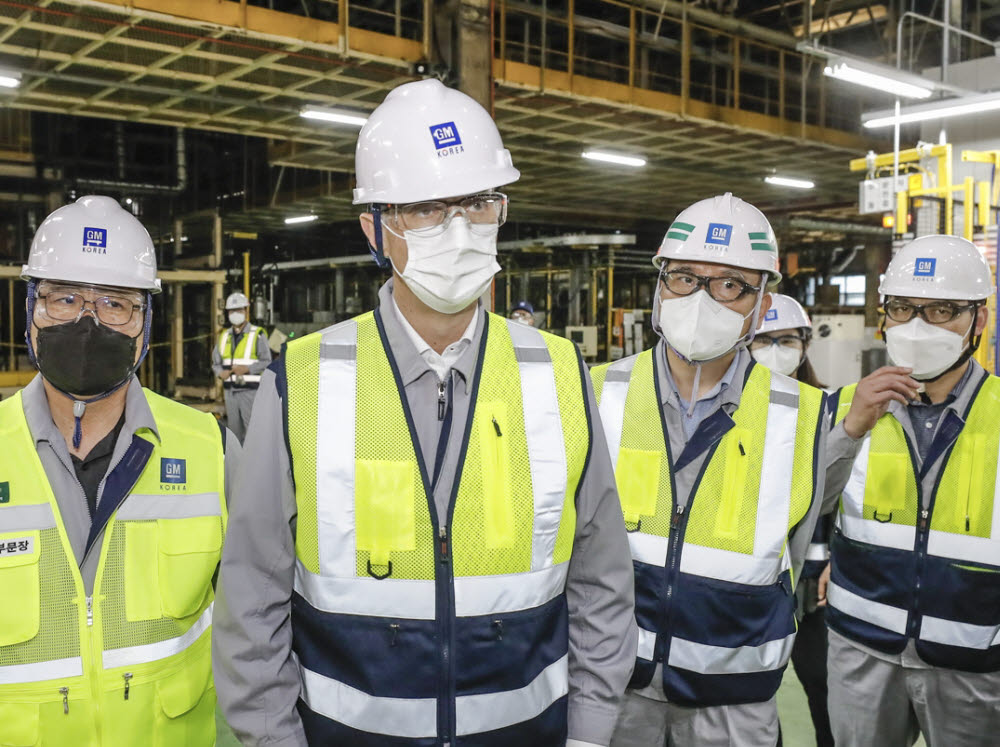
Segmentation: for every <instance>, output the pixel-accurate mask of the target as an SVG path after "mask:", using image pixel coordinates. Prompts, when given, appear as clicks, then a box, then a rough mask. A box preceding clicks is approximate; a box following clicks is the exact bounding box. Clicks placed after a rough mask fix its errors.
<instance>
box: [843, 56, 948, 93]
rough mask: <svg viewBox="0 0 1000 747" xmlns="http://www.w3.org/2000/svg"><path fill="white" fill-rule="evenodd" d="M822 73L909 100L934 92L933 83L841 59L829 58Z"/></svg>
mask: <svg viewBox="0 0 1000 747" xmlns="http://www.w3.org/2000/svg"><path fill="white" fill-rule="evenodd" d="M823 73H824V74H826V75H828V76H829V77H831V78H836V79H837V80H843V81H846V82H848V83H855V84H857V85H859V86H865V87H867V88H874V89H875V90H877V91H882V92H884V93H891V94H895V95H897V96H905V97H907V98H911V99H926V98H928V97H929V96H930V95H931V94H932V93H933V92H934V84H933V83H931V82H930V81H927V82H926V83H924V82H923V81H922V79H921V78H919V77H917V76H913V75H908V74H907V73H904V72H902V71H897V70H893V69H892V68H890V67H885V66H882V65H866V64H864V63H863V62H855V61H854V60H847V59H843V58H840V59H837V58H831V59H830V64H829V65H827V66H826V67H825V68H824V69H823Z"/></svg>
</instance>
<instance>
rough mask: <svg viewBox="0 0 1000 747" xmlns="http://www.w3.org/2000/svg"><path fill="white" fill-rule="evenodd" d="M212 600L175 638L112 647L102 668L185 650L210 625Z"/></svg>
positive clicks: (130, 663) (213, 604)
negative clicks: (138, 644) (123, 646)
mask: <svg viewBox="0 0 1000 747" xmlns="http://www.w3.org/2000/svg"><path fill="white" fill-rule="evenodd" d="M213 607H215V602H212V603H211V604H210V605H208V607H206V608H205V611H204V612H202V613H201V617H199V618H198V619H197V620H196V621H195V623H194V625H192V626H191V627H190V628H188V629H187V630H186V631H184V633H183V634H182V635H179V636H177V637H176V638H168V639H167V640H165V641H160V642H159V643H145V644H143V645H141V646H127V647H125V648H113V649H109V650H108V651H105V652H104V668H105V669H115V668H116V667H128V666H132V665H134V664H146V663H148V662H152V661H160V660H161V659H166V658H167V657H169V656H174V655H176V654H179V653H181V652H182V651H185V650H186V649H188V648H190V647H191V646H192V645H193V644H194V643H195V642H196V641H197V640H198V639H199V638H201V636H202V634H203V633H204V632H205V631H206V630H208V629H209V628H210V627H211V626H212V608H213Z"/></svg>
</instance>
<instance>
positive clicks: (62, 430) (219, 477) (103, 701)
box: [0, 196, 239, 745]
mask: <svg viewBox="0 0 1000 747" xmlns="http://www.w3.org/2000/svg"><path fill="white" fill-rule="evenodd" d="M155 258H156V253H155V250H154V247H153V243H152V241H151V240H150V238H149V234H148V233H146V230H145V229H144V228H143V227H142V225H141V224H140V223H139V221H137V220H136V219H135V218H134V217H133V216H132V215H131V214H130V213H128V212H126V211H125V210H122V209H121V207H119V205H118V203H117V202H116V201H115V200H113V199H111V198H110V197H95V196H89V197H82V198H80V199H79V200H77V201H76V202H75V203H73V204H71V205H67V206H65V207H61V208H59V209H58V210H56V211H55V212H54V213H52V214H51V215H50V216H48V218H46V219H45V221H44V222H43V223H42V225H41V226H39V228H38V231H37V232H36V234H35V237H34V240H33V241H32V244H31V251H30V254H29V257H28V264H27V265H25V267H24V270H23V274H22V277H23V278H24V279H25V280H27V281H28V291H27V319H28V327H27V330H26V338H27V342H28V351H29V355H30V356H31V358H32V361H33V362H34V363H35V365H36V366H37V367H38V370H39V371H40V373H41V375H40V376H37V377H35V379H34V380H32V382H31V383H30V384H28V386H26V387H25V388H24V389H23V390H22V391H21V392H19V393H18V394H16V395H15V396H13V397H11V398H10V399H8V400H6V401H4V402H3V403H2V404H0V443H2V444H3V449H2V450H0V478H2V482H0V589H2V590H3V600H4V601H3V605H0V743H2V744H19V745H20V744H25V745H26V744H45V745H95V744H177V745H181V744H183V745H212V744H215V691H214V689H213V687H212V673H211V652H210V630H211V624H212V609H213V591H212V577H213V574H214V573H215V570H216V568H217V566H218V563H219V558H220V555H221V552H222V539H223V533H224V530H225V523H226V504H225V501H224V483H225V479H224V472H225V474H226V476H227V477H228V476H230V475H232V474H233V473H234V471H235V470H234V460H235V458H236V457H237V456H238V455H239V444H238V443H235V439H232V438H230V439H229V448H228V449H227V450H226V454H225V457H224V456H223V452H224V449H225V446H226V443H225V441H226V440H225V438H224V435H223V434H222V433H221V432H220V430H219V426H218V423H217V422H216V421H215V419H214V418H212V417H211V416H210V415H207V414H205V413H200V412H198V411H197V410H193V409H191V408H188V407H184V406H183V405H180V404H178V403H176V402H172V401H170V400H167V399H164V398H163V397H160V396H158V395H156V394H153V393H152V392H150V391H148V390H144V389H143V388H142V387H141V386H140V385H139V382H138V380H137V379H136V377H135V370H136V369H137V368H138V366H139V363H140V362H141V360H142V358H143V356H144V355H145V354H146V351H147V350H148V348H149V334H150V333H149V330H150V324H151V317H152V310H151V302H152V294H154V293H159V292H160V283H159V280H157V279H156V259H155ZM224 464H225V467H224Z"/></svg>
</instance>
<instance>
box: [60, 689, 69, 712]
mask: <svg viewBox="0 0 1000 747" xmlns="http://www.w3.org/2000/svg"><path fill="white" fill-rule="evenodd" d="M59 692H60V693H61V694H62V696H63V713H65V714H68V713H69V688H68V687H60V688H59Z"/></svg>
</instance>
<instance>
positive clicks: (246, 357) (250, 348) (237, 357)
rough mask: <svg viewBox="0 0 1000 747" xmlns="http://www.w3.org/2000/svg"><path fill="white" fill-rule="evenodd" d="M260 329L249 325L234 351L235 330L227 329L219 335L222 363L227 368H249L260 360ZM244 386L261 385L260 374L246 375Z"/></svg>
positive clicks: (229, 383) (231, 383) (229, 382)
mask: <svg viewBox="0 0 1000 747" xmlns="http://www.w3.org/2000/svg"><path fill="white" fill-rule="evenodd" d="M262 333H263V330H262V329H261V328H260V327H255V326H254V325H253V324H250V323H249V322H248V323H247V326H246V328H245V329H244V330H243V336H242V337H240V341H239V343H238V344H237V345H236V349H235V350H234V349H233V330H232V328H231V327H226V328H225V329H224V330H222V333H221V334H220V335H219V354H220V355H221V356H222V363H223V365H225V366H249V365H252V364H254V363H256V362H257V361H258V360H260V359H259V358H258V357H257V336H258V335H260V334H262ZM225 383H226V384H228V385H230V386H232V385H233V382H231V381H229V380H227V381H226V382H225ZM243 384H244V385H246V386H254V387H255V386H257V385H259V384H260V375H259V374H244V375H243Z"/></svg>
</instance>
